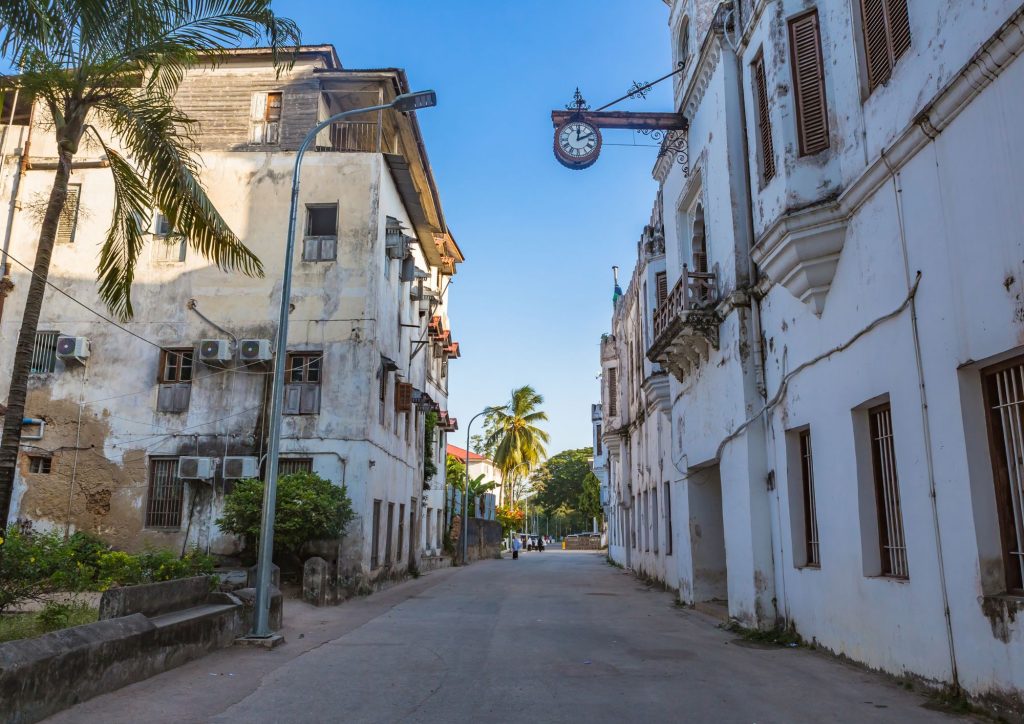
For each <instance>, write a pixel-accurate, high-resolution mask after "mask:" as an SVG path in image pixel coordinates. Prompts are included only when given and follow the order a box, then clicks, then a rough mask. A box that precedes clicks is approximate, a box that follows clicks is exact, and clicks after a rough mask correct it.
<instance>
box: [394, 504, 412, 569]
mask: <svg viewBox="0 0 1024 724" xmlns="http://www.w3.org/2000/svg"><path fill="white" fill-rule="evenodd" d="M410 530H411V527H410ZM404 548H405V503H402V504H401V505H399V506H398V551H397V552H396V553H395V562H396V563H397V562H398V561H400V560H402V550H403V549H404Z"/></svg>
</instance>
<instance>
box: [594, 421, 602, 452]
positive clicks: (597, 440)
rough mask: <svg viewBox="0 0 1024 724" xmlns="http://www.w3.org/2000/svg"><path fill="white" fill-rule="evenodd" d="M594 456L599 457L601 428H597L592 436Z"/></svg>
mask: <svg viewBox="0 0 1024 724" xmlns="http://www.w3.org/2000/svg"><path fill="white" fill-rule="evenodd" d="M594 454H595V455H601V454H602V452H601V426H600V425H598V426H597V432H596V434H595V435H594Z"/></svg>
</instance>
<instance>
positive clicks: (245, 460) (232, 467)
mask: <svg viewBox="0 0 1024 724" xmlns="http://www.w3.org/2000/svg"><path fill="white" fill-rule="evenodd" d="M222 473H223V477H224V479H225V480H240V479H242V478H256V477H259V474H260V464H259V460H257V459H256V458H255V457H252V456H248V455H229V456H227V457H225V458H224V467H223V469H222Z"/></svg>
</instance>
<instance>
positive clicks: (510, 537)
mask: <svg viewBox="0 0 1024 724" xmlns="http://www.w3.org/2000/svg"><path fill="white" fill-rule="evenodd" d="M524 465H525V466H526V469H527V471H529V469H530V463H528V462H521V463H517V464H516V465H514V466H512V470H511V471H510V472H509V477H512V478H514V477H515V474H516V470H518V469H519V468H521V467H523V466H524ZM513 485H514V483H513ZM508 497H509V498H511V497H513V496H512V485H509V487H508ZM513 502H514V501H505V504H506V505H511V504H512V503H513ZM523 522H524V523H526V529H527V530H526V532H527V533H529V532H530V530H529V529H530V521H529V519H527V517H526V516H525V515H524V516H523ZM508 546H509V548H511V547H512V531H509V539H508Z"/></svg>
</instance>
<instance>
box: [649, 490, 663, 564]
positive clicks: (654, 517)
mask: <svg viewBox="0 0 1024 724" xmlns="http://www.w3.org/2000/svg"><path fill="white" fill-rule="evenodd" d="M651 528H652V530H651V537H652V538H653V539H654V552H655V553H657V552H658V534H659V533H660V532H661V531H660V530H659V526H658V489H657V488H653V489H652V490H651Z"/></svg>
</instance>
